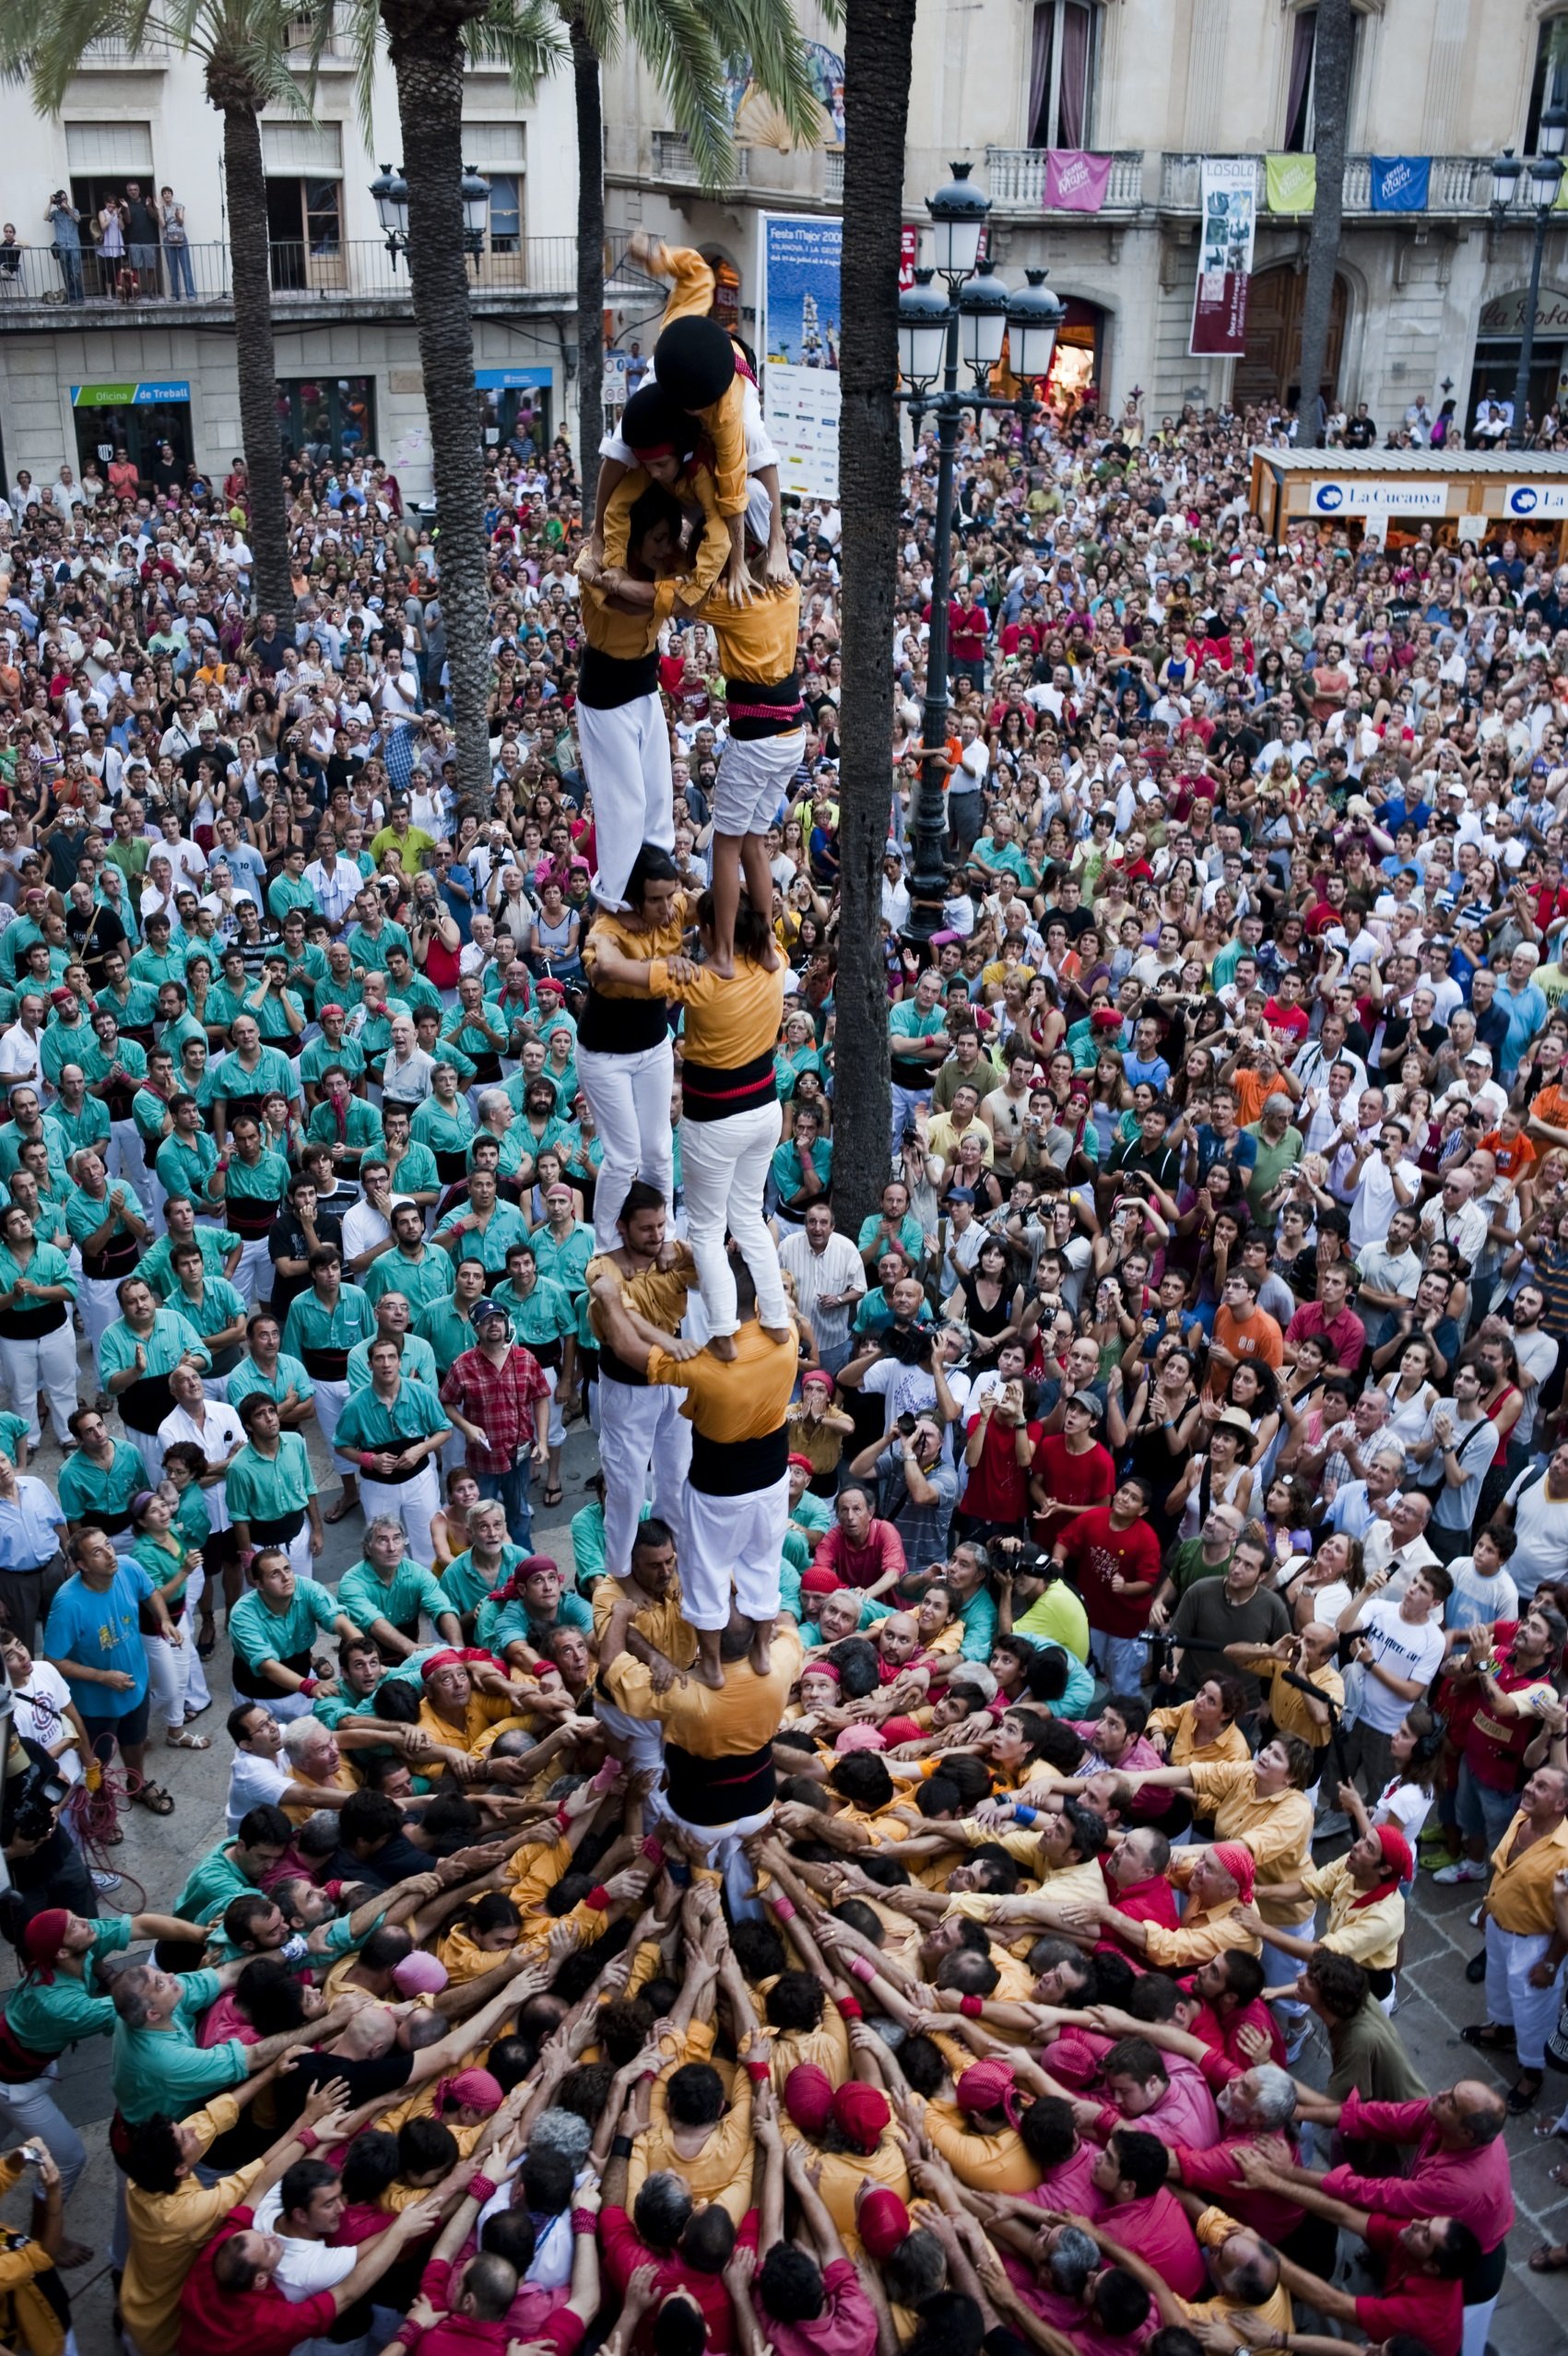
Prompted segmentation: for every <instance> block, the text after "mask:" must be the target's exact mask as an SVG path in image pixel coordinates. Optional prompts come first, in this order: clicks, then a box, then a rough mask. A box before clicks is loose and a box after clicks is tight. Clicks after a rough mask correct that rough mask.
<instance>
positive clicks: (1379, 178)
mask: <svg viewBox="0 0 1568 2356" xmlns="http://www.w3.org/2000/svg"><path fill="white" fill-rule="evenodd" d="M1431 193H1432V158H1431V157H1430V156H1373V159H1372V209H1373V212H1374V213H1424V212H1425V210H1426V207H1427V199H1428V197H1429V196H1430V194H1431Z"/></svg>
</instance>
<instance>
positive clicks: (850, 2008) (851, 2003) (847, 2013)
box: [838, 1996, 866, 2020]
mask: <svg viewBox="0 0 1568 2356" xmlns="http://www.w3.org/2000/svg"><path fill="white" fill-rule="evenodd" d="M838 2006H839V2012H840V2014H841V2016H842V2017H843V2020H865V2018H866V2008H865V2006H864V2005H863V2004H862V2003H861V2001H860V1998H859V1997H848V1996H846V1997H840V1998H839V1999H838Z"/></svg>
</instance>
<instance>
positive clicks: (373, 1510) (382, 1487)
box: [360, 1457, 441, 1570]
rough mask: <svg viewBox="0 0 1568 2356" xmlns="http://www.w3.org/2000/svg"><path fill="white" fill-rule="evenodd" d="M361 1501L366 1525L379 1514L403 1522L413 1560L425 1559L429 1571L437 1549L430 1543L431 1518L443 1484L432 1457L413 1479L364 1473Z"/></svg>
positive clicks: (362, 1474)
mask: <svg viewBox="0 0 1568 2356" xmlns="http://www.w3.org/2000/svg"><path fill="white" fill-rule="evenodd" d="M360 1502H361V1503H362V1504H363V1506H364V1509H365V1526H366V1527H367V1528H369V1526H370V1525H371V1522H373V1521H374V1519H375V1517H376V1515H377V1514H391V1515H392V1516H393V1518H394V1520H395V1521H399V1522H401V1523H402V1525H403V1527H404V1530H405V1531H406V1533H407V1538H408V1552H409V1555H410V1557H411V1558H412V1560H413V1561H416V1562H422V1563H423V1564H424V1566H425V1568H426V1569H427V1570H429V1568H430V1556H431V1554H432V1552H433V1550H434V1549H432V1547H431V1545H430V1520H431V1516H432V1515H433V1514H435V1512H436V1511H437V1509H438V1507H439V1506H440V1504H441V1483H440V1482H439V1481H438V1480H437V1478H436V1469H435V1467H434V1465H432V1464H431V1463H430V1459H429V1458H428V1457H427V1458H426V1460H425V1462H424V1463H423V1464H422V1465H421V1466H420V1467H419V1471H418V1472H417V1473H416V1474H415V1475H414V1478H413V1479H412V1480H396V1481H393V1480H372V1479H371V1477H370V1475H369V1473H361V1474H360Z"/></svg>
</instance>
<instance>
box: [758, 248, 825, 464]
mask: <svg viewBox="0 0 1568 2356" xmlns="http://www.w3.org/2000/svg"><path fill="white" fill-rule="evenodd" d="M759 233H760V241H761V266H760V269H759V271H758V274H757V283H758V287H759V289H760V300H759V305H758V308H759V312H760V318H759V320H758V336H757V343H758V348H759V350H760V353H761V355H762V360H763V370H764V374H763V383H762V406H763V411H764V413H765V415H766V418H767V422H768V431H769V433H770V435H771V436H772V440H773V441H774V442H775V443H776V444H777V446H778V453H779V489H781V490H784V491H795V492H796V493H800V494H803V495H804V496H805V497H807V498H825V499H836V498H837V497H838V491H839V373H838V371H839V323H840V319H841V317H842V311H841V307H840V300H839V263H840V256H841V254H842V252H843V222H842V221H838V220H834V219H831V218H827V217H825V216H819V215H804V214H796V213H763V214H761V215H760V227H759Z"/></svg>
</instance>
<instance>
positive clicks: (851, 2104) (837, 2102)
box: [792, 2073, 892, 2151]
mask: <svg viewBox="0 0 1568 2356" xmlns="http://www.w3.org/2000/svg"><path fill="white" fill-rule="evenodd" d="M792 2075H793V2073H792ZM832 2108H833V2124H834V2125H835V2126H837V2127H838V2128H839V2129H840V2130H841V2131H842V2132H843V2134H844V2135H846V2136H848V2138H849V2139H850V2141H851V2143H853V2144H854V2146H855V2150H857V2151H875V2150H876V2149H877V2146H878V2142H879V2141H880V2140H881V2135H882V2130H883V2128H884V2127H885V2126H887V2124H888V2121H889V2120H890V2118H891V2117H892V2112H891V2110H890V2107H889V2103H888V2098H887V2096H886V2095H885V2094H884V2093H882V2092H881V2091H879V2089H878V2088H877V2087H875V2086H862V2085H861V2084H860V2082H859V2080H858V2079H851V2080H850V2082H849V2083H848V2085H846V2086H841V2087H839V2088H838V2089H837V2091H835V2093H834V2095H833V2105H832Z"/></svg>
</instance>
